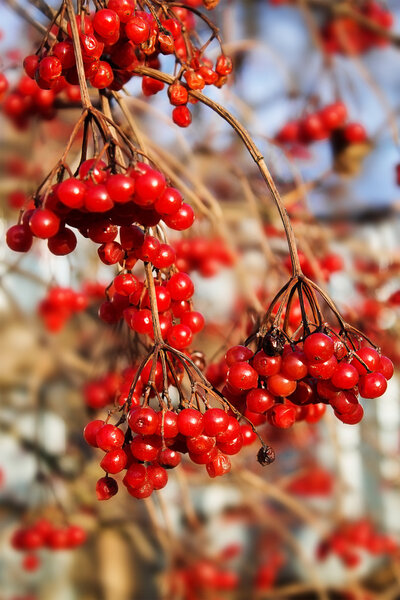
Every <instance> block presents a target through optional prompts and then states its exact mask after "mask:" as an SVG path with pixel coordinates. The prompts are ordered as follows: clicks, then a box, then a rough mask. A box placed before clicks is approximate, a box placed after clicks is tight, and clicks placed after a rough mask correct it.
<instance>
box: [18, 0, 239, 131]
mask: <svg viewBox="0 0 400 600" xmlns="http://www.w3.org/2000/svg"><path fill="white" fill-rule="evenodd" d="M208 4H209V5H211V3H210V2H208ZM168 13H169V15H168V16H166V15H165V13H164V12H163V9H162V8H161V7H158V6H154V11H150V10H149V11H148V12H147V11H145V10H137V8H136V3H135V2H134V0H109V2H108V4H107V8H102V9H100V10H98V11H97V12H95V13H94V14H93V15H91V16H88V15H80V16H78V15H77V16H76V22H77V26H78V32H79V39H80V47H81V52H82V57H83V63H84V70H85V76H86V78H87V79H88V80H89V82H90V84H91V85H92V86H93V87H94V88H99V89H103V88H108V89H111V90H120V89H121V88H122V87H123V86H124V85H125V84H126V83H127V82H128V81H129V80H130V79H131V78H132V77H133V76H134V75H135V69H137V67H139V66H143V65H145V66H148V67H151V68H154V69H160V59H159V56H160V55H172V54H173V55H175V58H176V61H177V62H178V63H180V64H181V65H182V69H181V73H180V77H183V78H184V80H185V83H182V82H181V81H179V80H176V81H175V82H174V83H173V84H172V85H170V86H169V89H168V96H169V99H170V102H171V104H172V105H173V106H174V107H175V108H174V110H173V114H172V117H173V120H174V122H175V123H177V124H178V125H180V126H182V127H186V126H187V125H189V124H190V122H191V113H190V111H189V109H188V107H187V103H188V102H190V101H191V100H190V99H189V95H188V90H201V89H203V88H204V86H206V85H215V86H217V87H221V86H222V85H223V84H224V83H225V81H226V77H227V75H229V73H231V71H232V62H231V60H230V59H229V58H228V57H227V56H225V55H223V54H221V55H220V56H219V57H218V58H217V60H216V63H215V65H213V62H212V61H211V60H210V59H208V58H206V57H204V56H203V53H202V51H200V50H199V49H198V48H196V46H195V45H194V43H193V41H192V37H193V38H194V39H196V38H195V37H194V36H191V33H192V32H193V30H194V29H195V25H196V23H195V18H194V13H193V12H191V10H190V7H187V8H185V7H183V6H176V7H173V8H171V10H169V11H168ZM60 35H61V34H60V32H58V37H59V39H60ZM24 67H25V71H26V73H27V75H29V77H31V78H32V79H36V81H37V83H38V85H39V86H40V87H41V88H43V89H45V90H50V89H53V88H54V87H55V86H56V87H60V86H64V85H65V83H66V82H68V83H70V84H73V85H76V84H78V82H79V80H78V73H77V68H76V60H75V52H74V45H73V40H72V31H71V24H70V23H69V24H68V35H64V36H63V39H62V40H61V41H58V42H57V43H56V44H54V45H53V46H51V47H48V48H47V49H46V48H45V47H44V49H43V51H42V53H41V55H40V56H39V55H37V54H35V55H30V56H27V57H26V58H25V60H24ZM163 88H164V84H163V83H162V82H160V81H158V80H156V79H154V78H152V77H148V76H144V77H143V78H142V90H143V93H144V94H145V95H146V96H150V95H153V94H156V93H157V92H159V91H160V90H162V89H163Z"/></svg>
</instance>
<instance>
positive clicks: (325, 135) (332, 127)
mask: <svg viewBox="0 0 400 600" xmlns="http://www.w3.org/2000/svg"><path fill="white" fill-rule="evenodd" d="M327 139H331V140H333V141H334V142H335V143H336V144H338V143H341V144H342V145H344V146H346V145H349V144H360V143H362V142H365V141H366V140H367V133H366V131H365V129H364V127H363V126H362V125H361V124H360V123H348V122H347V109H346V106H345V105H344V104H343V102H335V103H334V104H329V105H328V106H325V107H324V108H322V109H321V110H318V111H317V112H314V113H309V114H308V115H306V116H305V117H303V118H302V119H300V120H297V121H289V122H288V123H286V125H284V126H283V127H282V129H281V130H280V131H279V132H278V133H277V135H276V140H277V141H278V142H279V143H281V144H293V145H296V144H300V145H308V144H312V143H313V142H319V141H322V140H327Z"/></svg>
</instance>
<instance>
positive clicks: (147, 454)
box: [130, 435, 161, 462]
mask: <svg viewBox="0 0 400 600" xmlns="http://www.w3.org/2000/svg"><path fill="white" fill-rule="evenodd" d="M160 447H161V440H160V438H159V437H158V436H155V435H147V436H141V435H137V436H136V437H135V438H133V440H132V442H131V444H130V449H131V452H132V456H134V457H135V458H137V460H140V461H142V462H145V461H149V462H151V461H153V460H156V458H157V455H158V452H159V450H160Z"/></svg>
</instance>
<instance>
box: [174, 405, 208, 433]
mask: <svg viewBox="0 0 400 600" xmlns="http://www.w3.org/2000/svg"><path fill="white" fill-rule="evenodd" d="M203 428H204V425H203V415H202V414H201V413H200V412H199V411H198V410H196V409H194V408H184V409H183V410H181V412H180V413H179V415H178V430H179V433H181V434H182V435H184V436H187V437H196V436H198V435H200V434H201V433H202V432H203Z"/></svg>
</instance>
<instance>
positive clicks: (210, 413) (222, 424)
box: [203, 408, 229, 436]
mask: <svg viewBox="0 0 400 600" xmlns="http://www.w3.org/2000/svg"><path fill="white" fill-rule="evenodd" d="M228 423H229V415H228V414H227V413H226V412H225V411H224V410H222V409H221V408H209V409H208V410H206V412H205V413H204V415H203V424H204V433H205V435H209V436H216V435H219V434H221V433H224V431H226V429H227V427H228Z"/></svg>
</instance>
